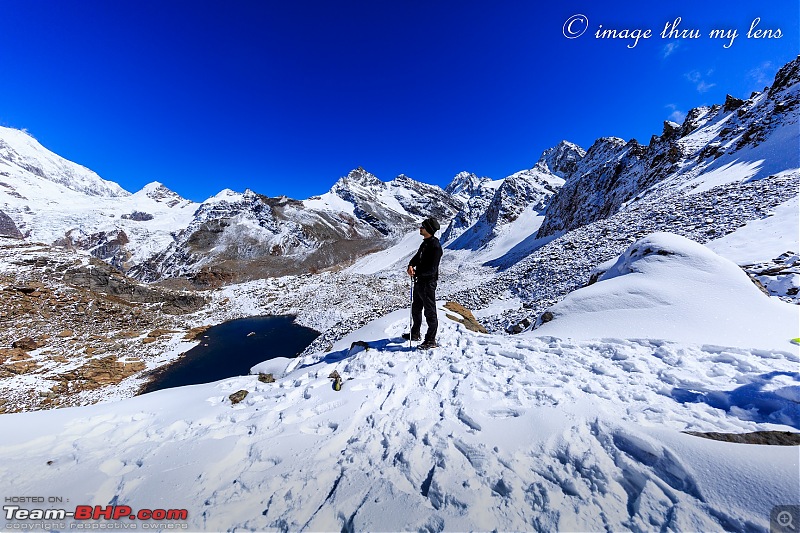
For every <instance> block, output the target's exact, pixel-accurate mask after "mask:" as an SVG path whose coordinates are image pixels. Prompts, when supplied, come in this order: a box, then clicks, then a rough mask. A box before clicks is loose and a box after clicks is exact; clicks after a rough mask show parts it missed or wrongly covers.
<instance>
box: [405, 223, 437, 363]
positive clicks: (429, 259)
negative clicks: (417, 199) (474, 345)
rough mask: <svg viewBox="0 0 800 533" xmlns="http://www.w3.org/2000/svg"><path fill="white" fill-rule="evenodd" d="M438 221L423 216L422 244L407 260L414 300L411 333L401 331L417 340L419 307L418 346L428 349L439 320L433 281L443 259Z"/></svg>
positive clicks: (434, 335) (434, 339)
mask: <svg viewBox="0 0 800 533" xmlns="http://www.w3.org/2000/svg"><path fill="white" fill-rule="evenodd" d="M439 227H440V226H439V221H437V220H436V219H435V218H433V217H431V218H426V219H425V220H423V221H422V224H421V225H420V228H419V234H420V235H422V239H423V240H422V244H420V245H419V250H417V253H416V254H414V257H412V258H411V261H409V263H408V269H407V270H406V272H408V275H409V276H411V277H412V278H414V299H413V301H412V302H411V322H412V323H411V333H410V334H409V333H404V334H403V338H404V339H409V338H410V339H411V340H412V341H418V340H420V334H419V330H420V327H421V325H422V310H423V309H424V310H425V322H426V323H427V324H428V331H427V332H425V342H423V343H422V344H420V345H419V346H418V347H417V348H420V349H422V350H429V349H431V348H436V329H437V328H438V327H439V320H438V318H437V316H436V283H437V282H438V281H439V260H440V259H441V258H442V245H441V244H439V239H437V238H436V237H434V236H433V235H434V233H436V232H437V231H439Z"/></svg>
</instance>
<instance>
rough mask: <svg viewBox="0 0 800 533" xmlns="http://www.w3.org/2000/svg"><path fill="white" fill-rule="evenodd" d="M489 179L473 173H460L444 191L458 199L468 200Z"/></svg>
mask: <svg viewBox="0 0 800 533" xmlns="http://www.w3.org/2000/svg"><path fill="white" fill-rule="evenodd" d="M488 179H489V178H479V177H478V176H477V175H475V174H473V173H472V172H466V171H465V172H459V173H458V174H456V175H455V177H454V178H453V179H452V181H451V182H450V184H449V185H447V187H445V189H444V191H445V192H446V193H447V194H449V195H451V196H455V197H457V198H460V199H462V200H466V199H467V198H469V197H471V196H473V195H474V194H475V193H476V192H477V191H478V187H480V185H481V183H482V182H484V181H486V180H488Z"/></svg>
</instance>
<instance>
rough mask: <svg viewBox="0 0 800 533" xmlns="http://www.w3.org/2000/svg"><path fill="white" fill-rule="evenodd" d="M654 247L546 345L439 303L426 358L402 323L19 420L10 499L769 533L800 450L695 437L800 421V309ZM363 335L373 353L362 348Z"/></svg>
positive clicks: (6, 457) (517, 525) (688, 246)
mask: <svg viewBox="0 0 800 533" xmlns="http://www.w3.org/2000/svg"><path fill="white" fill-rule="evenodd" d="M634 246H636V248H637V249H638V250H637V251H634V250H629V251H628V252H626V253H625V254H623V255H622V256H621V257H620V259H619V260H618V261H617V262H616V263H615V265H614V267H613V268H612V269H610V270H609V271H608V272H606V274H605V275H604V276H603V279H602V280H601V281H598V282H597V283H596V284H595V285H592V286H590V287H588V288H585V289H581V290H579V291H576V292H575V293H573V295H572V296H571V297H569V298H567V300H564V303H565V304H566V305H564V306H562V307H560V308H559V316H558V317H557V318H556V319H555V320H554V321H553V322H551V323H549V324H546V325H545V326H544V327H542V328H541V329H539V330H535V331H533V332H531V333H528V334H523V335H518V336H496V335H481V334H477V333H472V332H470V331H467V330H466V329H464V327H463V326H462V325H460V324H457V323H455V322H453V321H451V320H449V319H447V318H445V312H444V310H441V309H440V311H439V316H440V332H439V335H438V342H439V343H440V347H439V348H437V349H435V350H432V351H428V352H425V351H417V350H409V348H408V343H407V342H404V341H403V340H402V339H401V338H400V334H401V333H403V332H404V331H406V330H407V328H408V314H407V312H408V311H407V310H400V311H397V312H394V313H391V314H388V315H386V316H384V317H382V318H380V319H377V320H375V321H373V322H371V323H369V324H368V325H367V326H365V327H364V328H362V329H360V330H358V331H356V332H354V333H351V334H350V335H348V336H347V337H345V338H343V339H341V340H340V341H339V342H337V343H336V344H335V345H334V346H333V349H332V351H331V352H328V353H318V354H314V355H311V356H307V357H303V358H300V359H295V360H292V361H290V362H288V366H287V361H286V360H280V361H272V362H269V363H266V364H262V365H256V367H254V369H253V370H254V371H269V372H274V374H275V376H276V378H277V381H276V382H275V383H270V384H267V383H260V382H258V381H257V379H256V377H255V376H243V377H238V378H232V379H226V380H222V381H219V382H216V383H210V384H205V385H196V386H191V387H183V388H177V389H170V390H163V391H158V392H155V393H151V394H147V395H144V396H140V397H136V398H132V399H129V400H124V401H120V402H115V403H107V404H98V405H93V406H88V407H81V408H70V409H60V410H54V411H43V412H32V413H22V414H6V415H2V416H0V485H1V486H3V487H7V488H8V490H6V491H5V492H6V493H7V494H19V495H53V496H61V497H63V498H65V499H66V498H68V499H69V502H70V505H72V504H75V505H84V504H85V505H101V506H105V505H109V504H115V505H129V506H131V507H132V508H133V509H134V510H137V509H143V508H151V509H155V508H161V509H179V508H185V509H187V510H188V513H189V518H188V526H189V528H190V529H191V530H198V531H225V530H228V531H233V530H240V529H242V530H265V529H281V530H292V531H295V530H308V531H331V530H337V531H339V530H344V529H346V530H358V531H364V530H370V531H372V530H382V531H386V530H391V531H399V530H436V531H441V530H446V531H452V530H458V531H466V530H493V529H497V530H520V531H521V530H539V531H541V530H548V531H554V530H571V531H601V530H612V531H620V530H635V531H651V530H678V531H718V530H723V529H725V530H740V531H745V530H748V531H749V530H762V531H766V530H767V529H769V514H770V510H771V508H772V507H773V506H774V505H776V504H780V503H786V502H796V501H798V498H800V468H799V467H800V465H799V464H798V452H797V448H796V447H776V446H756V445H742V444H732V443H724V442H718V441H711V440H706V439H702V438H698V437H695V436H690V435H687V434H684V433H682V432H683V431H686V430H690V431H721V432H734V433H741V432H747V431H756V430H782V431H786V430H794V431H796V430H798V429H800V409H798V403H797V400H798V398H800V383H798V382H800V373H798V364H799V363H800V357H799V356H798V349H797V347H796V346H794V345H791V344H789V343H788V341H787V340H786V337H787V335H789V336H796V328H797V321H796V320H797V311H795V312H794V318H795V322H794V326H793V327H792V328H793V329H791V331H790V332H784V331H783V330H782V329H780V328H779V327H778V326H776V325H773V324H771V322H775V323H776V324H782V323H783V322H782V320H783V317H784V315H785V309H786V308H787V307H791V306H788V304H782V305H783V306H786V307H782V306H781V305H776V306H771V305H768V304H771V303H773V302H771V301H770V300H769V299H768V298H767V297H766V296H761V294H760V293H758V291H755V292H756V293H757V294H754V293H752V292H751V291H750V289H751V287H752V284H751V283H750V282H749V280H747V279H746V277H745V279H744V280H742V279H741V278H740V277H738V276H737V275H735V274H734V272H733V270H734V269H737V267H735V265H733V264H732V263H730V262H728V261H726V260H724V259H722V258H720V257H718V256H717V255H716V254H714V253H712V252H710V251H708V250H707V249H705V248H704V247H703V246H701V245H699V244H696V243H693V242H691V241H686V240H685V239H682V238H679V237H676V236H674V235H669V234H654V235H651V236H648V237H646V238H645V239H643V240H641V241H639V242H638V243H637V244H636V245H634ZM647 247H650V248H651V249H652V250H654V253H644V250H645V248H647ZM657 250H665V251H669V252H671V255H659V254H658V253H657ZM742 275H743V274H742ZM748 284H749V285H748ZM599 289H602V291H601V292H602V294H601V295H600V296H602V298H598V294H597V291H598V290H599ZM623 292H627V293H628V294H631V295H633V296H631V299H630V300H629V301H628V302H627V304H628V305H629V307H635V308H636V309H637V314H636V317H637V318H635V319H632V318H631V314H630V313H629V311H630V309H629V308H626V307H625V306H624V305H620V303H623V302H622V300H621V298H622V296H621V294H622V293H623ZM729 293H730V294H731V295H732V297H733V298H735V299H736V300H739V301H742V302H744V303H746V304H747V305H749V306H750V307H748V308H747V311H746V314H747V318H748V319H749V320H750V321H751V325H752V326H753V329H754V331H751V333H752V334H754V335H756V337H755V338H756V339H757V341H756V342H753V341H752V340H750V337H748V339H746V340H745V339H743V338H742V337H741V336H740V335H739V333H738V332H737V331H736V329H737V328H740V327H742V325H741V324H740V323H739V322H736V321H725V320H719V318H720V317H724V316H725V315H736V314H738V313H739V312H740V311H741V310H742V308H740V307H728V306H729V305H730V301H729V300H728V299H726V298H724V297H722V296H721V295H724V294H729ZM591 296H594V298H592V297H591ZM759 297H760V298H761V300H759ZM570 298H571V300H570ZM579 298H580V299H581V300H580V302H581V304H580V305H579V304H578V299H579ZM559 305H560V304H559ZM742 305H744V304H742ZM554 309H555V308H554ZM678 310H680V311H682V312H687V313H689V312H691V313H692V316H693V317H717V319H718V320H717V322H718V325H717V326H715V327H708V328H706V327H698V323H697V322H694V323H693V322H691V321H690V320H687V319H685V318H680V317H675V316H672V317H668V318H672V319H673V320H672V324H671V326H670V327H669V328H663V329H658V328H657V323H658V321H657V320H654V319H655V318H656V317H658V316H659V315H658V313H660V312H667V313H668V314H669V313H671V312H674V311H678ZM587 317H589V318H591V320H587ZM662 318H663V317H662ZM570 320H572V321H573V328H580V327H583V326H585V325H587V324H590V322H591V321H595V322H597V323H601V324H604V325H605V326H604V328H603V334H602V337H604V338H603V339H602V340H598V339H594V340H575V338H574V337H575V335H573V334H572V333H574V332H575V331H578V330H579V329H569V330H564V331H563V333H568V335H564V336H563V337H562V338H558V337H557V336H555V334H556V333H562V331H558V330H557V329H555V327H556V326H557V325H558V324H559V323H561V324H564V323H567V322H569V321H570ZM624 321H633V322H636V323H638V325H639V326H642V325H644V324H655V326H654V331H656V333H657V334H658V335H661V336H660V337H659V338H656V337H657V335H642V334H641V333H643V332H642V331H639V329H638V328H636V327H631V328H629V329H627V330H625V329H623V328H621V326H620V324H621V323H622V322H624ZM548 328H549V329H548ZM776 328H777V329H776ZM723 329H725V330H726V331H727V336H726V337H725V338H724V341H725V342H720V341H721V339H720V336H719V334H720V332H721V331H722V330H723ZM758 329H762V330H763V331H765V332H775V331H779V335H778V337H780V338H778V339H775V340H773V339H771V337H770V336H769V335H767V334H764V335H760V334H759V332H758V331H757V330H758ZM770 334H771V333H770ZM582 336H583V337H589V336H591V335H589V334H582ZM567 337H572V338H567ZM643 337H650V338H649V339H645V338H643ZM357 340H360V341H367V342H368V343H369V346H370V349H368V350H364V349H363V348H361V347H355V348H354V349H352V350H351V343H352V342H354V341H357ZM333 370H336V371H338V373H339V374H340V375H341V376H342V377H343V378H344V385H343V387H342V390H341V391H338V392H337V391H334V390H333V389H332V387H331V380H330V379H329V378H328V376H329V374H330V373H331V372H332V371H333ZM241 389H244V390H248V391H249V394H248V395H247V397H246V398H245V399H244V401H242V402H241V403H239V404H237V405H232V404H231V402H230V401H229V400H228V399H227V396H228V395H229V394H231V393H233V392H235V391H238V390H241ZM743 480H746V482H744V481H743ZM6 525H7V522H6V519H5V517H4V516H2V517H0V527H2V528H5V527H6Z"/></svg>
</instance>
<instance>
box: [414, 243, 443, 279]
mask: <svg viewBox="0 0 800 533" xmlns="http://www.w3.org/2000/svg"><path fill="white" fill-rule="evenodd" d="M441 258H442V245H441V244H439V239H437V238H436V237H428V238H427V239H424V240H423V241H422V244H420V245H419V250H417V253H416V254H414V257H412V258H411V261H409V262H408V264H409V265H411V266H413V267H414V271H415V272H416V273H417V278H420V279H439V260H440V259H441Z"/></svg>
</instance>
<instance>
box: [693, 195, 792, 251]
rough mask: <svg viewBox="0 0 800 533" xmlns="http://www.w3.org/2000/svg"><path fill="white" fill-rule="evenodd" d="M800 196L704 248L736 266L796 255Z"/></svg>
mask: <svg viewBox="0 0 800 533" xmlns="http://www.w3.org/2000/svg"><path fill="white" fill-rule="evenodd" d="M798 200H800V196H795V197H794V198H792V199H791V200H789V201H788V202H786V203H784V204H781V205H779V206H777V207H776V208H775V209H774V210H773V212H772V213H771V214H770V215H769V216H767V217H765V218H762V219H760V220H754V221H752V222H750V223H748V224H747V225H745V226H744V227H742V228H739V229H738V230H736V231H735V232H733V233H730V234H728V235H726V236H724V237H722V238H720V239H717V240H715V241H712V242H710V243H708V244H707V246H708V247H709V248H710V249H711V250H713V251H715V252H716V253H718V254H719V255H721V256H723V257H725V258H727V259H730V260H731V261H733V262H735V263H736V264H738V265H747V264H753V263H758V262H760V261H766V260H769V259H773V258H775V257H778V256H779V255H781V254H783V253H786V252H794V253H798V252H800V250H798V243H800V220H798V216H800V202H798Z"/></svg>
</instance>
